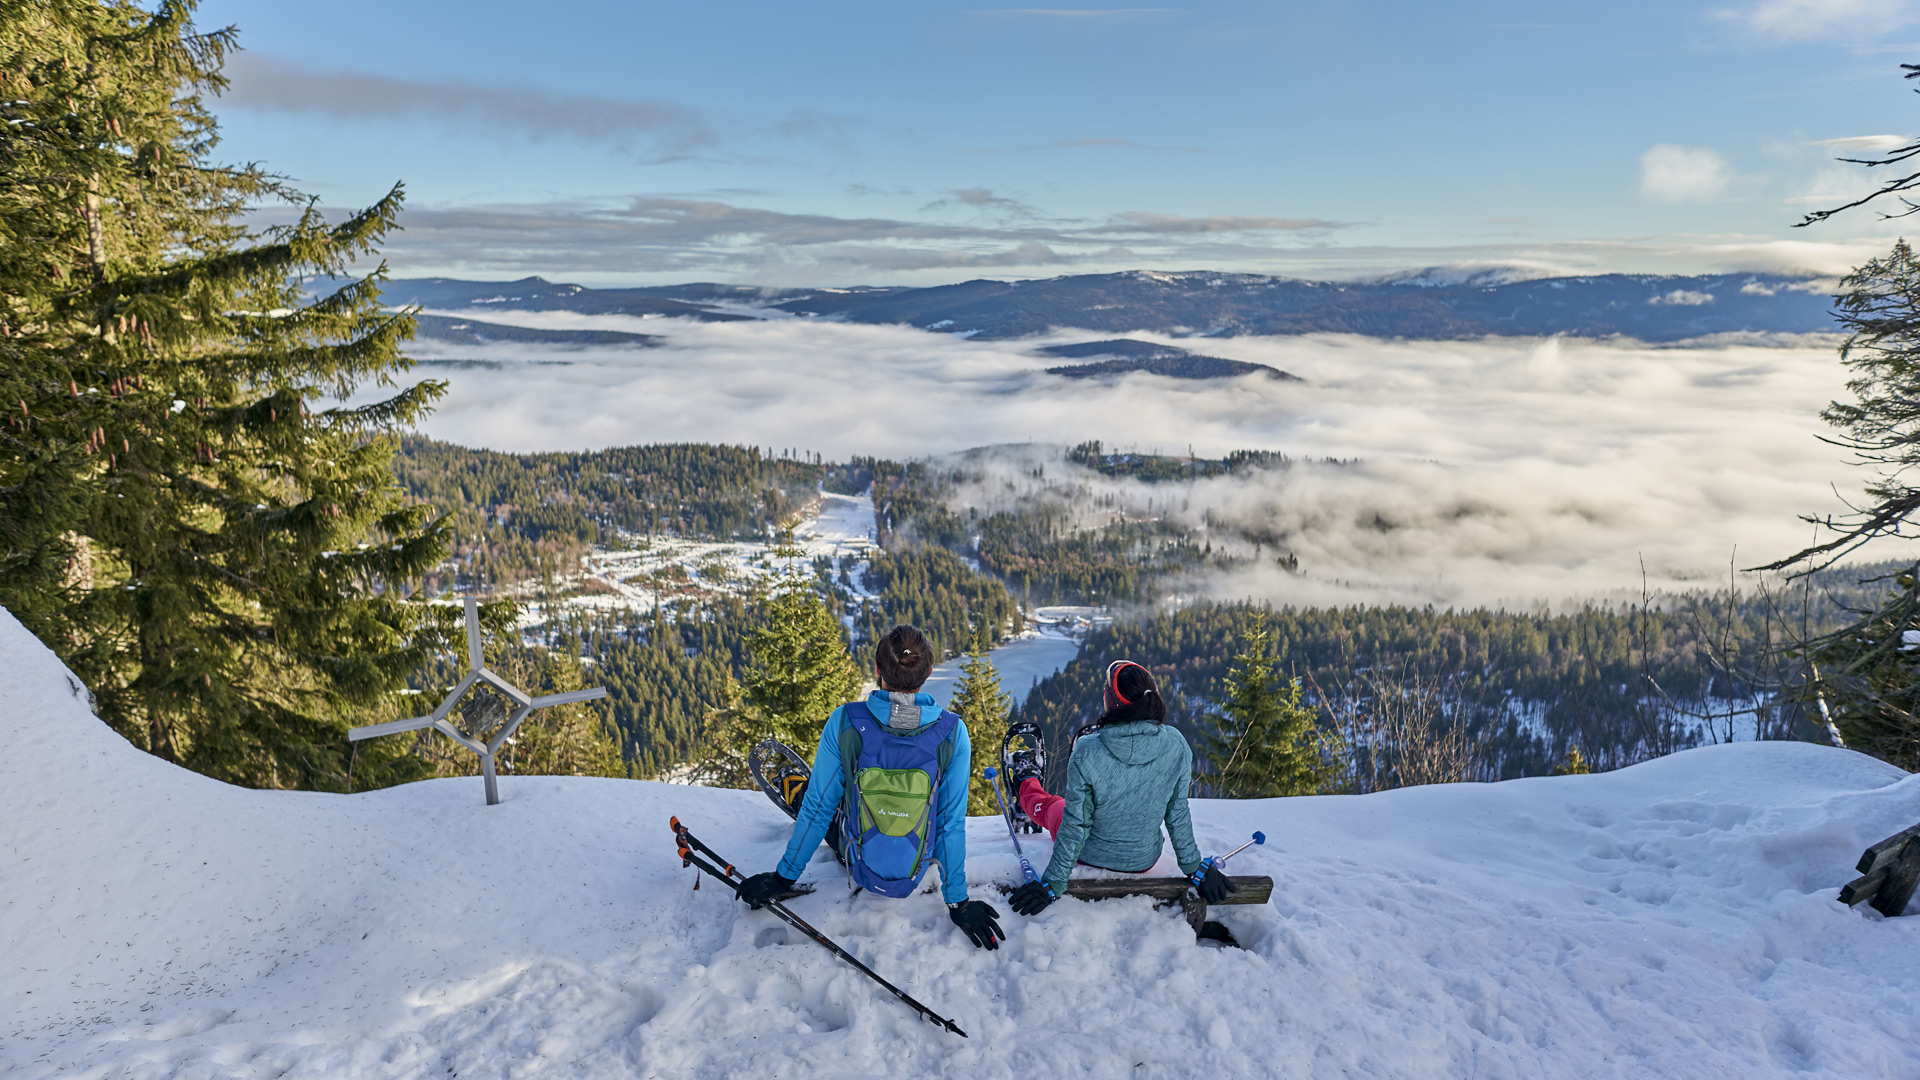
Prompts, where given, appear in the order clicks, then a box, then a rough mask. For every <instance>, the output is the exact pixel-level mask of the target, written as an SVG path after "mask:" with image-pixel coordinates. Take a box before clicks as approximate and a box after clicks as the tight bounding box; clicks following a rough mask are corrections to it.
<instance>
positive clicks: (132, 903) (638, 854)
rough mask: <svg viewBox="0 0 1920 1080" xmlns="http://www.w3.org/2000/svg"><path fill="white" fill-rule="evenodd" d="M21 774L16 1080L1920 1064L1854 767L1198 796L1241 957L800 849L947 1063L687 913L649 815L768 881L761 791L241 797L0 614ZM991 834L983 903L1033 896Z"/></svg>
mask: <svg viewBox="0 0 1920 1080" xmlns="http://www.w3.org/2000/svg"><path fill="white" fill-rule="evenodd" d="M0 746H3V747H4V748H5V752H4V753H0V799H4V800H5V802H4V804H0V805H4V810H0V956H4V957H5V963H4V964H0V1073H5V1074H7V1075H9V1076H17V1077H25V1078H37V1077H51V1076H63V1077H65V1076H81V1077H109V1076H111V1077H139V1078H145V1077H167V1076H179V1077H224V1076H237V1077H266V1076H275V1077H280V1076H284V1077H312V1076H328V1077H339V1076H371V1077H422V1078H425V1077H433V1078H451V1077H460V1078H478V1077H538V1076H566V1077H573V1076H582V1077H586V1076H594V1077H598V1076H639V1077H647V1076H659V1077H724V1076H756V1077H775V1076H863V1077H866V1076H920V1075H927V1076H952V1077H985V1078H1012V1077H1022V1078H1025V1077H1059V1076H1069V1077H1071V1076H1096V1077H1183V1076H1206V1077H1267V1076H1281V1077H1305V1076H1313V1077H1342V1076H1350V1077H1422V1078H1425V1077H1434V1078H1439V1077H1469V1076H1474V1077H1627V1076H1632V1077H1638V1076H1647V1077H1654V1076H1658V1077H1721V1076H1738V1077H1742V1078H1747V1077H1755V1076H1785V1075H1789V1074H1795V1075H1798V1074H1803V1073H1804V1074H1812V1075H1822V1076H1834V1077H1854V1078H1857V1077H1899V1076H1916V1075H1920V1049H1916V1047H1920V1042H1917V1041H1916V1036H1920V1023H1917V1022H1916V1011H1915V1009H1914V1005H1913V1003H1914V1001H1915V1000H1916V991H1920V973H1916V966H1915V964H1914V958H1915V956H1916V948H1917V947H1920V919H1913V920H1882V919H1880V918H1878V917H1877V916H1874V915H1872V914H1870V913H1866V912H1856V911H1849V910H1847V909H1845V908H1842V907H1840V906H1839V904H1838V903H1837V902H1836V901H1835V900H1834V898H1833V897H1834V891H1835V887H1836V886H1837V885H1839V884H1840V882H1841V881H1842V880H1844V879H1845V878H1846V877H1847V876H1849V874H1848V871H1849V868H1850V866H1851V864H1852V862H1853V860H1854V859H1855V858H1856V857H1857V855H1858V853H1859V851H1860V849H1861V848H1862V847H1863V846H1865V845H1866V844H1867V843H1869V842H1871V841H1873V840H1877V839H1879V838H1881V837H1882V836H1885V835H1887V834H1889V833H1891V832H1893V831H1894V830H1895V829H1897V828H1899V827H1902V826H1904V825H1908V824H1911V823H1913V822H1914V821H1915V820H1920V780H1916V779H1914V778H1911V777H1907V776H1905V775H1904V774H1902V773H1900V772H1898V771H1896V770H1894V769H1892V768H1890V767H1888V766H1885V765H1882V764H1879V763H1877V762H1874V761H1872V760H1869V759H1867V758H1864V757H1861V756H1858V755H1855V754H1851V753H1848V752H1845V751H1839V750H1831V749H1824V748H1819V747H1813V746H1806V745H1798V744H1757V745H1756V744H1745V745H1736V746H1726V747H1716V748H1710V749H1705V750H1696V751H1692V752H1689V753H1686V754H1681V755H1677V756H1675V757H1672V758H1668V759H1665V760H1662V761H1657V762H1653V763H1651V764H1648V765H1643V766H1639V767H1637V768H1633V769H1628V770H1625V771H1623V772H1619V773H1613V774H1609V775H1604V776H1591V777H1569V778H1560V779H1538V780H1522V781H1516V782H1511V783H1506V784H1499V785H1493V786H1469V785H1457V786H1449V787H1444V788H1425V789H1414V790H1405V791H1398V792H1390V793H1386V794H1381V795H1370V796H1365V797H1359V798H1324V799H1294V800H1281V801H1270V802H1244V803H1225V802H1202V803H1198V804H1196V806H1195V815H1194V816H1195V819H1196V821H1197V822H1198V825H1199V831H1200V838H1201V843H1202V846H1203V847H1205V848H1207V849H1208V850H1211V851H1219V850H1222V849H1223V848H1224V847H1225V846H1226V845H1228V844H1229V843H1231V842H1234V841H1237V840H1238V839H1239V838H1240V837H1243V836H1244V835H1246V834H1247V833H1248V832H1250V831H1251V830H1252V829H1254V828H1262V829H1265V830H1266V832H1267V833H1268V835H1269V836H1270V837H1272V840H1271V841H1270V842H1269V843H1268V845H1267V846H1266V847H1265V848H1258V849H1250V850H1249V851H1248V852H1247V853H1246V854H1245V855H1242V856H1241V857H1240V858H1239V859H1238V860H1237V861H1236V869H1238V870H1239V871H1240V872H1242V873H1254V872H1260V873H1269V874H1272V875H1274V876H1275V877H1276V878H1277V879H1278V881H1279V888H1278V889H1277V891H1276V893H1275V900H1274V903H1273V904H1272V905H1271V906H1270V907H1267V908H1261V909H1244V908H1243V909H1228V910H1227V913H1226V915H1225V919H1226V921H1227V922H1229V923H1230V924H1231V925H1232V926H1233V928H1234V929H1235V931H1236V932H1237V933H1238V934H1239V935H1240V937H1241V939H1242V940H1243V941H1245V942H1246V943H1247V944H1248V946H1249V947H1248V948H1247V949H1246V950H1244V951H1233V950H1219V949H1212V948H1202V947H1198V946H1195V945H1194V944H1192V939H1191V935H1190V934H1189V933H1188V932H1187V930H1186V928H1185V926H1184V924H1182V923H1180V922H1179V921H1178V920H1177V919H1176V918H1175V917H1173V916H1171V915H1168V914H1166V913H1164V912H1158V911H1155V910H1153V909H1152V908H1151V907H1149V906H1148V905H1147V903H1146V902H1144V901H1141V900H1129V901H1110V902H1107V903H1102V904H1098V905H1090V904H1082V903H1080V902H1077V901H1066V902H1062V903H1060V904H1056V905H1055V906H1054V907H1053V908H1051V909H1049V910H1048V911H1047V912H1045V913H1044V914H1043V915H1041V916H1040V917H1039V918H1035V919H1021V918H1019V917H1017V916H1012V915H1009V916H1008V917H1007V919H1006V925H1007V927H1008V928H1009V931H1010V940H1009V941H1008V942H1007V943H1006V946H1005V947H1004V948H1003V949H1002V950H1001V951H999V952H997V953H985V952H979V951H976V950H973V949H971V948H968V947H966V945H965V943H964V940H963V939H962V938H961V937H960V935H959V932H958V931H957V930H955V929H954V928H953V927H952V926H951V925H950V924H949V923H948V922H947V919H946V915H945V912H944V911H943V910H942V908H941V905H940V903H939V901H938V898H937V897H935V896H933V895H929V894H924V893H923V894H921V895H918V896H915V897H912V898H910V899H908V900H904V901H882V900H876V899H873V898H871V897H868V896H861V897H858V898H856V899H853V900H851V901H850V900H849V899H848V898H847V895H846V892H845V890H844V889H843V888H842V887H841V886H840V884H839V881H840V879H839V878H838V877H837V875H836V874H835V873H834V872H833V870H832V866H831V863H830V861H829V862H828V863H826V864H822V863H820V862H818V861H816V863H815V864H814V867H813V869H812V876H813V877H814V878H815V879H816V880H817V881H819V882H820V884H821V892H820V893H819V894H816V895H814V896H811V897H806V898H803V899H801V900H798V901H796V902H795V904H794V907H795V909H796V910H798V911H799V912H800V913H801V914H802V915H803V916H804V917H806V918H809V919H811V920H813V921H814V922H815V924H816V925H818V926H819V927H820V928H821V929H822V930H824V931H825V932H826V933H828V934H830V935H833V936H835V937H836V938H838V939H839V940H840V941H841V942H843V943H844V944H846V945H847V946H848V947H849V948H851V949H852V950H853V951H855V952H856V953H857V954H859V955H860V956H861V957H863V958H864V959H865V960H867V961H868V962H869V963H871V964H872V965H873V966H874V967H875V968H877V969H878V970H879V971H880V972H881V973H882V974H884V975H886V976H888V977H889V978H891V979H893V980H894V981H895V982H897V983H899V984H900V985H901V986H903V987H904V988H906V989H907V990H908V992H910V993H913V994H915V995H916V996H918V997H920V998H921V999H922V1000H924V1001H926V1002H928V1003H929V1004H930V1005H932V1006H933V1007H935V1008H936V1009H939V1010H942V1011H943V1012H945V1013H946V1014H948V1015H951V1016H953V1017H955V1018H956V1019H957V1020H958V1021H959V1023H960V1025H961V1026H962V1027H964V1028H966V1029H967V1031H968V1032H969V1033H970V1034H971V1036H972V1037H971V1038H969V1039H960V1038H957V1037H955V1036H952V1035H948V1034H944V1033H942V1032H940V1031H939V1030H937V1029H935V1028H933V1027H932V1026H930V1025H928V1024H926V1023H925V1022H923V1021H921V1020H919V1019H918V1018H916V1017H915V1016H913V1015H912V1014H911V1013H910V1012H908V1011H907V1010H906V1009H904V1008H902V1007H901V1006H900V1005H899V1004H898V1003H897V1002H895V1001H894V1000H893V999H892V998H890V997H888V996H886V995H885V994H883V993H881V992H879V991H877V990H876V989H875V988H873V987H872V986H871V985H870V984H868V983H867V982H865V980H864V979H863V978H862V977H861V976H859V975H858V974H856V973H854V972H852V971H851V970H850V969H848V968H846V967H845V966H844V965H841V964H840V963H839V962H837V961H836V960H834V959H833V958H831V957H830V956H829V955H828V954H826V953H825V952H824V951H823V950H821V949H819V948H818V947H817V946H814V945H812V944H811V943H808V942H805V941H802V940H797V939H796V938H794V937H791V936H789V932H788V931H786V930H785V928H784V927H782V926H781V925H780V924H779V923H778V922H777V921H775V920H774V919H773V918H772V917H771V916H769V915H767V914H766V913H753V912H747V911H745V910H744V909H743V908H741V907H740V906H739V905H738V904H735V903H732V902H731V901H729V900H728V899H727V897H726V896H725V895H724V894H723V893H722V892H721V891H720V890H718V889H716V888H714V887H713V886H712V884H711V883H709V884H708V886H707V887H705V888H702V889H700V890H699V891H697V892H696V891H693V889H692V884H693V878H692V872H691V871H686V870H683V869H681V867H680V866H679V863H678V860H677V859H675V858H674V856H673V854H672V852H671V849H670V843H669V841H670V837H669V834H668V832H667V828H666V819H667V817H668V815H669V814H679V815H680V816H681V817H682V818H683V819H685V820H686V821H687V822H688V823H689V824H690V825H691V826H692V827H693V829H694V830H695V831H696V832H698V833H700V834H701V835H702V836H703V837H704V838H705V839H707V840H708V841H709V842H711V843H712V844H713V845H714V846H715V847H717V848H719V849H720V850H721V851H723V852H725V853H726V854H727V855H729V856H730V857H732V858H733V859H735V860H737V861H738V862H740V864H741V865H743V866H745V867H748V868H749V869H759V868H763V867H767V866H770V865H772V862H773V860H774V858H775V857H776V854H777V852H778V850H779V847H780V845H781V843H782V841H783V840H784V838H785V835H786V828H785V822H784V819H782V818H781V817H780V816H779V815H778V814H777V813H776V812H775V811H773V809H772V808H771V807H769V806H768V805H766V803H765V801H764V800H763V799H762V798H761V797H760V796H759V795H757V794H747V793H742V792H733V791H716V790H707V789H700V788H687V787H679V786H670V785H665V784H647V783H636V782H628V781H615V780H577V779H552V778H529V777H504V778H502V781H501V788H502V794H503V798H504V802H503V803H502V804H501V805H499V806H497V807H487V806H485V805H483V803H482V798H481V792H480V785H479V782H478V781H477V780H472V779H462V780H441V781H431V782H427V783H421V784H415V785H411V786H408V787H404V788H399V789H395V790H389V791H382V792H377V793H373V794H365V795H354V796H334V795H320V794H304V793H286V792H259V791H247V790H241V789H237V788H231V787H227V786H224V785H221V784H218V783H215V782H213V781H210V780H207V779H205V778H202V777H199V776H196V775H193V774H190V773H187V772H184V771H182V770H180V769H176V768H174V767H172V766H169V765H167V764H165V763H163V762H161V761H159V760H157V759H154V758H151V757H148V756H146V755H144V754H141V753H139V752H137V751H135V750H133V749H132V748H131V747H129V746H127V745H126V744H125V743H124V742H123V741H122V740H120V739H119V737H117V736H116V735H114V734H112V733H111V732H110V731H109V730H108V729H107V728H105V727H104V726H103V725H101V724H100V723H99V722H98V721H96V720H95V719H93V718H92V716H91V715H90V714H89V713H88V711H87V708H86V706H85V704H84V701H83V699H82V696H76V693H75V692H74V690H73V689H72V687H71V684H70V683H69V680H68V676H67V674H66V672H65V671H64V670H63V669H62V668H61V667H60V665H59V664H58V663H57V662H56V661H55V660H54V659H53V658H52V657H51V656H50V655H48V654H47V653H46V652H45V651H44V650H43V649H41V648H40V647H39V646H38V644H37V643H35V642H33V641H32V640H31V639H30V638H29V637H28V636H27V635H26V634H25V632H24V631H23V630H22V629H21V628H20V626H19V624H18V623H16V622H15V621H14V620H13V619H12V618H11V617H10V616H6V615H5V614H4V613H0ZM996 833H999V826H998V822H997V820H996V819H979V820H976V821H974V822H973V823H972V825H971V827H970V850H971V851H972V853H973V857H972V859H971V860H970V864H969V866H968V876H969V878H970V879H971V880H972V881H973V882H974V884H975V887H976V889H977V890H978V891H979V892H981V893H986V892H987V891H988V890H989V887H990V885H991V883H994V882H1004V881H1010V880H1011V879H1012V876H1013V872H1014V864H1013V861H1012V858H1011V854H1010V848H1009V846H1008V844H1007V842H1006V840H1005V837H1004V833H1000V835H998V836H996ZM1046 847H1047V845H1046V843H1045V841H1044V838H1043V839H1042V840H1041V842H1039V843H1037V844H1034V845H1032V846H1031V848H1030V854H1032V855H1033V856H1034V857H1035V858H1036V861H1040V860H1044V858H1045V856H1046ZM1033 849H1037V850H1033ZM1002 910H1003V911H1004V910H1005V908H1004V905H1002ZM1216 910H1218V909H1216Z"/></svg>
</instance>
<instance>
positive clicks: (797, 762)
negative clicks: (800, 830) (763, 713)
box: [747, 739, 813, 818]
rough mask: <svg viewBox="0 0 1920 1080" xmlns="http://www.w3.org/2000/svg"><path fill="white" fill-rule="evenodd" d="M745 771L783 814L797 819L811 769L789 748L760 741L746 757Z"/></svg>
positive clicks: (805, 793)
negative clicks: (750, 774) (751, 775)
mask: <svg viewBox="0 0 1920 1080" xmlns="http://www.w3.org/2000/svg"><path fill="white" fill-rule="evenodd" d="M747 771H749V772H751V773H752V774H753V782H754V783H755V784H758V785H759V786H760V790H761V791H764V792H766V793H767V798H769V799H772V800H773V805H775V806H777V807H779V808H780V810H781V812H782V813H784V814H786V815H787V816H788V817H790V818H798V817H799V816H800V800H801V799H804V798H806V795H807V781H808V780H809V779H811V778H812V776H813V770H811V769H809V768H808V767H807V763H806V761H805V760H804V759H802V758H801V757H800V755H799V754H796V753H794V752H793V748H792V747H790V746H788V745H787V744H786V743H783V742H781V741H780V740H779V739H762V740H760V742H759V744H758V745H757V746H755V747H754V748H753V752H752V753H749V754H748V755H747Z"/></svg>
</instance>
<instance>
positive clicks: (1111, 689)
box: [1107, 660, 1147, 705]
mask: <svg viewBox="0 0 1920 1080" xmlns="http://www.w3.org/2000/svg"><path fill="white" fill-rule="evenodd" d="M1130 667H1137V668H1140V670H1141V671H1145V670H1147V669H1146V668H1144V667H1140V665H1139V664H1136V663H1134V662H1133V661H1131V660H1115V661H1114V662H1113V663H1111V664H1108V665H1107V693H1108V694H1109V695H1111V696H1112V697H1113V700H1115V701H1118V702H1119V703H1120V704H1122V705H1131V704H1133V702H1132V701H1131V700H1129V699H1128V698H1127V695H1125V694H1123V693H1121V692H1120V670H1121V669H1122V668H1130Z"/></svg>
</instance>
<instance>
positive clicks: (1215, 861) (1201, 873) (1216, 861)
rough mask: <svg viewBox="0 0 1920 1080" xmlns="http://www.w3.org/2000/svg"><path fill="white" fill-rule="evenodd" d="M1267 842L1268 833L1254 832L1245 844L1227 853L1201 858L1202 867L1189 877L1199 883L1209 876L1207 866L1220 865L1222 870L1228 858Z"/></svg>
mask: <svg viewBox="0 0 1920 1080" xmlns="http://www.w3.org/2000/svg"><path fill="white" fill-rule="evenodd" d="M1266 842H1267V834H1266V833H1263V832H1257V833H1254V834H1253V839H1251V840H1249V841H1247V842H1246V843H1244V844H1241V845H1240V846H1239V847H1237V848H1234V849H1233V850H1232V851H1229V852H1227V853H1226V854H1225V855H1214V856H1210V857H1208V858H1205V859H1202V860H1200V869H1198V870H1195V871H1194V872H1193V877H1191V878H1189V879H1188V880H1190V881H1192V882H1193V883H1194V884H1195V885H1198V884H1200V880H1201V879H1202V878H1204V877H1206V876H1207V867H1209V866H1217V867H1220V868H1221V869H1222V870H1225V869H1226V866H1227V860H1228V859H1231V858H1233V857H1234V856H1235V855H1238V854H1240V853H1241V852H1243V851H1245V850H1247V849H1248V848H1250V847H1252V846H1253V845H1255V844H1264V843H1266Z"/></svg>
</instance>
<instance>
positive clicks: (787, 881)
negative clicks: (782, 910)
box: [740, 870, 793, 909]
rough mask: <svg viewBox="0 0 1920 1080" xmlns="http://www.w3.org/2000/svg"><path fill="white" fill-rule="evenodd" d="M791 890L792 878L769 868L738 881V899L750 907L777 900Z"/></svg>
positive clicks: (756, 907)
mask: <svg viewBox="0 0 1920 1080" xmlns="http://www.w3.org/2000/svg"><path fill="white" fill-rule="evenodd" d="M792 891H793V879H792V878H790V877H781V876H780V872H779V871H778V870H769V871H767V872H766V873H764V874H755V875H753V876H752V877H750V878H748V879H747V880H745V881H743V882H741V883H740V899H742V900H744V901H746V904H747V906H748V907H750V908H755V909H758V908H759V907H760V905H762V904H764V903H766V902H767V901H769V900H778V899H780V897H781V896H783V895H785V894H787V893H790V892H792Z"/></svg>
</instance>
